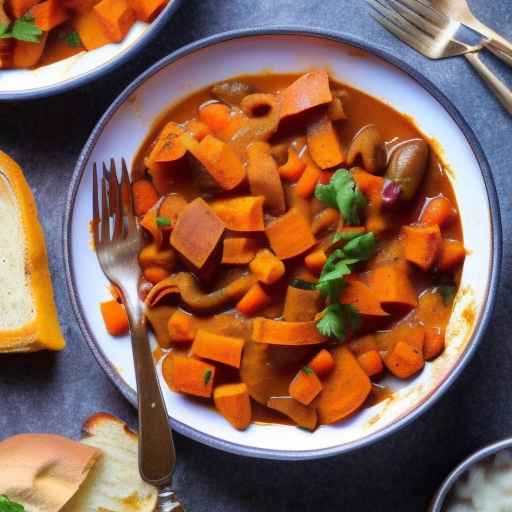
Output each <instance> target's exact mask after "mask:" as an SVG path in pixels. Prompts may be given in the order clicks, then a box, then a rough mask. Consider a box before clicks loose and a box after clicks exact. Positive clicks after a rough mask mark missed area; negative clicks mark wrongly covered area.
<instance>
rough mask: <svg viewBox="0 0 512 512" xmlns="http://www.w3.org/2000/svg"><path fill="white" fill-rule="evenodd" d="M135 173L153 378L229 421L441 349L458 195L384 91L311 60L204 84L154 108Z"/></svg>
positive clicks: (291, 416)
mask: <svg viewBox="0 0 512 512" xmlns="http://www.w3.org/2000/svg"><path fill="white" fill-rule="evenodd" d="M133 179H134V180H135V183H134V198H135V205H136V210H137V213H138V215H139V216H140V219H141V223H142V225H143V226H144V227H145V228H146V230H147V236H148V245H147V247H146V248H145V249H144V250H143V251H142V253H141V254H140V258H139V261H140V266H141V268H142V274H143V280H142V283H141V289H142V290H143V297H144V299H145V302H146V305H147V318H148V320H149V322H150V324H151V325H152V327H153V330H154V332H155V335H156V338H157V340H158V342H159V344H160V346H161V348H162V350H163V351H164V352H165V356H164V358H163V363H162V364H163V375H164V378H165V380H166V382H167V384H168V385H169V387H170V388H171V389H172V390H174V391H176V392H178V393H184V394H187V395H190V396H193V397H200V399H201V400H203V401H205V402H210V403H213V404H214V406H215V408H216V409H217V410H218V411H219V412H220V413H221V414H222V415H223V416H224V417H225V418H226V419H227V420H228V421H229V422H230V423H231V424H232V425H233V426H234V427H235V428H238V429H245V428H246V427H248V426H249V425H250V424H251V422H254V421H271V422H290V423H293V424H296V425H298V426H300V427H303V428H306V429H309V430H314V429H315V428H316V427H317V426H318V425H319V424H329V423H334V422H338V421H340V420H343V419H345V418H347V417H349V416H350V415H352V414H354V413H355V412H356V411H358V410H359V409H361V408H362V407H364V406H368V405H371V404H375V403H376V402H378V401H379V400H381V399H383V398H386V397H387V396H389V394H390V393H392V390H390V389H388V388H385V387H384V386H382V385H379V380H380V379H382V377H383V376H384V375H385V374H387V373H391V374H392V375H394V376H395V377H398V378H399V379H409V378H411V377H413V376H414V375H417V374H418V373H419V372H421V371H422V369H423V368H424V366H425V364H426V361H430V360H433V359H435V358H436V357H438V356H439V355H440V354H441V353H442V352H443V349H444V344H445V340H444V334H445V329H446V325H447V322H448V319H449V317H450V314H451V310H452V302H453V298H454V295H455V292H456V290H457V287H458V282H459V277H460V270H461V267H462V263H463V261H464V256H465V250H464V246H463V244H462V232H461V226H460V221H459V217H458V212H457V205H456V202H455V198H454V195H453V191H452V188H451V186H450V182H449V180H448V178H447V175H446V170H445V168H444V167H443V164H442V162H441V161H440V159H439V158H438V157H437V155H436V153H435V150H434V148H433V147H432V146H431V144H430V143H429V141H428V140H426V139H425V138H424V136H423V135H422V134H421V133H420V132H419V131H418V129H417V128H416V127H415V126H414V124H413V123H412V122H411V121H410V119H409V118H407V117H405V116H403V115H402V114H399V113H398V112H396V111H394V110H393V109H392V108H391V107H389V106H388V105H386V104H384V103H382V102H380V101H378V100H377V99H375V98H372V97H370V96H368V95H366V94H365V93H363V92H361V91H358V90H356V89H353V88H351V87H349V86H347V85H345V84H341V83H338V82H335V81H333V80H332V79H330V78H329V76H328V74H327V73H326V72H325V71H322V70H319V71H312V72H310V73H307V74H305V75H302V76H300V77H298V76H295V75H271V74H264V75H260V76H244V77H240V78H236V79H233V80H229V81H227V82H223V83H219V84H215V85H214V86H213V87H208V88H207V89H204V90H201V91H199V92H197V93H195V94H193V95H192V96H190V97H188V98H186V99H185V100H183V101H181V102H179V103H178V104H176V105H175V106H173V107H172V108H171V109H170V110H169V111H168V112H166V113H165V115H164V116H163V117H162V118H161V119H160V120H159V122H158V123H157V124H156V125H155V128H154V129H153V130H152V132H151V133H150V134H149V136H148V138H147V140H146V141H145V143H144V144H143V145H142V148H141V150H140V152H139V154H138V156H137V158H136V159H135V162H134V169H133ZM103 312H104V314H105V315H106V317H105V321H106V324H107V327H108V329H109V330H110V332H115V331H116V329H120V328H121V326H123V325H124V324H123V323H122V321H121V320H120V319H119V318H118V315H119V314H120V313H122V310H121V309H120V308H117V309H114V308H113V309H112V312H111V313H109V309H107V308H105V307H103ZM109 314H111V315H112V316H113V317H112V318H108V315H109ZM114 315H115V317H114Z"/></svg>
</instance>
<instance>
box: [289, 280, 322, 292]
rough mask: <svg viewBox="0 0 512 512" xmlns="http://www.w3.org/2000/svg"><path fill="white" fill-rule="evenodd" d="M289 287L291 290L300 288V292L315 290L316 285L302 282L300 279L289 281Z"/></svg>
mask: <svg viewBox="0 0 512 512" xmlns="http://www.w3.org/2000/svg"><path fill="white" fill-rule="evenodd" d="M290 286H291V287H292V288H300V289H301V290H315V289H316V283H310V282H308V281H303V280H302V279H292V280H291V281H290Z"/></svg>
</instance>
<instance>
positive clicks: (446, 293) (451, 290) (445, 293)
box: [437, 285, 455, 306]
mask: <svg viewBox="0 0 512 512" xmlns="http://www.w3.org/2000/svg"><path fill="white" fill-rule="evenodd" d="M437 292H438V293H439V294H440V295H441V297H442V298H443V304H444V305H445V306H449V305H450V304H451V303H452V302H453V299H454V298H455V286H451V285H443V286H439V287H438V288H437Z"/></svg>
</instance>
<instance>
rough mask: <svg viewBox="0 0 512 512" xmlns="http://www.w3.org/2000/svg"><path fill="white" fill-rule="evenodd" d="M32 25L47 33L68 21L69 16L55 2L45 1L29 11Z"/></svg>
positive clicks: (55, 0) (54, 0)
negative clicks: (32, 18) (32, 21)
mask: <svg viewBox="0 0 512 512" xmlns="http://www.w3.org/2000/svg"><path fill="white" fill-rule="evenodd" d="M30 14H32V16H33V17H34V23H35V24H36V25H37V26H38V27H39V28H40V29H41V30H42V31H43V32H49V31H50V30H52V29H53V28H55V27H57V26H58V25H60V24H61V23H64V22H65V21H66V20H68V19H69V14H68V13H67V12H66V10H65V9H64V8H63V7H62V6H61V5H60V3H59V2H58V1H57V0H45V1H44V2H41V3H40V4H37V5H34V7H32V8H31V9H30Z"/></svg>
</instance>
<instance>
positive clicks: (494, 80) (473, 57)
mask: <svg viewBox="0 0 512 512" xmlns="http://www.w3.org/2000/svg"><path fill="white" fill-rule="evenodd" d="M464 57H466V59H467V60H468V61H469V62H470V64H471V65H472V66H473V67H474V68H475V70H476V71H477V73H478V74H479V75H480V76H481V77H482V78H483V80H484V81H485V83H486V84H487V85H488V86H489V88H490V89H491V90H492V91H493V92H494V94H495V96H496V98H498V100H499V102H500V103H501V104H502V105H503V107H505V109H506V111H507V112H508V113H509V114H512V90H510V89H509V88H508V87H507V86H506V85H505V84H504V83H503V82H502V81H501V80H500V79H499V78H498V77H497V76H496V75H495V74H494V73H493V72H492V71H491V70H490V69H489V68H488V67H487V66H486V65H485V64H484V63H483V62H482V61H481V59H480V56H479V55H478V53H477V52H471V53H465V54H464Z"/></svg>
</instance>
